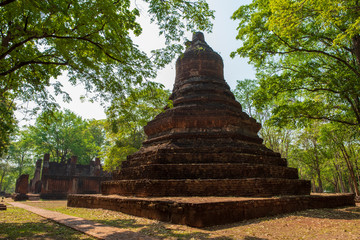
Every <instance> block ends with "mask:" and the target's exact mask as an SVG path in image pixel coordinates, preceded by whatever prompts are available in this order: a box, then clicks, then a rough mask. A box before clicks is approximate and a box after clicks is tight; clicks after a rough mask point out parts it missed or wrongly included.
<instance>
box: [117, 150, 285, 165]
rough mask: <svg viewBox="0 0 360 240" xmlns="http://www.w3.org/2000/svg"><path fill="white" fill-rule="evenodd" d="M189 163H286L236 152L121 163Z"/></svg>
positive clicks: (163, 155) (152, 156)
mask: <svg viewBox="0 0 360 240" xmlns="http://www.w3.org/2000/svg"><path fill="white" fill-rule="evenodd" d="M191 163H194V164H196V163H198V164H200V163H203V164H205V163H223V164H225V163H233V164H236V163H238V164H240V163H244V164H245V163H248V164H265V165H274V166H287V161H286V159H284V158H281V157H280V156H266V155H256V154H247V153H237V152H219V153H211V152H210V153H209V152H207V153H206V152H204V153H184V152H179V153H174V152H172V151H169V152H158V153H149V154H144V155H141V154H136V155H135V154H134V155H131V157H128V160H126V161H124V162H122V165H121V166H122V168H126V167H136V166H140V165H144V164H191Z"/></svg>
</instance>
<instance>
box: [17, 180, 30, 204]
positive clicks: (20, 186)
mask: <svg viewBox="0 0 360 240" xmlns="http://www.w3.org/2000/svg"><path fill="white" fill-rule="evenodd" d="M28 182H29V174H22V175H20V177H19V178H18V179H17V180H16V185H15V195H14V196H13V198H14V201H24V200H28V199H29V197H28V196H27V193H28V192H29V184H28Z"/></svg>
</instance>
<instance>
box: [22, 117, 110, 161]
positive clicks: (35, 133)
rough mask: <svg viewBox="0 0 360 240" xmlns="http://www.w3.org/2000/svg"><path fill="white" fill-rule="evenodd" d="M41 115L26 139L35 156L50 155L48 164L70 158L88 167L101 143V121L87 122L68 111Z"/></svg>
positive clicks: (102, 142) (97, 153) (99, 152)
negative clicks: (29, 141)
mask: <svg viewBox="0 0 360 240" xmlns="http://www.w3.org/2000/svg"><path fill="white" fill-rule="evenodd" d="M47 114H49V113H47V112H43V113H42V114H41V115H40V116H39V117H38V118H37V121H36V123H35V125H34V126H30V127H29V139H31V141H32V144H33V150H34V152H35V153H36V154H37V155H38V156H43V155H44V153H50V159H51V161H56V162H66V160H67V159H68V158H70V157H71V156H77V157H78V163H80V164H88V163H89V162H90V161H91V160H93V159H94V158H95V157H97V156H99V155H100V154H101V151H102V147H103V145H104V142H105V131H104V128H103V124H102V123H101V121H96V120H92V121H87V120H83V119H82V118H81V117H79V116H77V115H76V114H75V113H73V112H71V111H70V110H65V111H64V112H60V111H56V112H53V115H51V116H46V115H47Z"/></svg>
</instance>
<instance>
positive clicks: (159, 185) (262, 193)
mask: <svg viewBox="0 0 360 240" xmlns="http://www.w3.org/2000/svg"><path fill="white" fill-rule="evenodd" d="M101 193H102V194H105V195H109V194H118V195H122V196H137V197H163V196H169V197H170V196H171V197H180V196H242V197H270V196H279V195H308V194H310V182H309V181H306V180H299V179H281V178H247V179H178V180H173V179H171V180H158V179H142V180H113V181H106V182H102V184H101Z"/></svg>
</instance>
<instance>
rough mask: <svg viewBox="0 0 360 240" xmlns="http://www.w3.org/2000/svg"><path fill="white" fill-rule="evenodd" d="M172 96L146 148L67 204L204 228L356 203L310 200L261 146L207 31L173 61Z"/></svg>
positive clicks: (345, 198) (293, 174) (305, 187)
mask: <svg viewBox="0 0 360 240" xmlns="http://www.w3.org/2000/svg"><path fill="white" fill-rule="evenodd" d="M170 98H171V100H173V107H172V108H167V109H165V111H164V112H163V113H161V114H159V115H158V116H156V118H155V119H154V120H153V121H151V122H149V123H148V124H147V126H145V128H144V130H145V133H146V135H147V136H148V138H147V140H146V141H145V142H143V146H142V147H141V149H140V150H139V151H138V152H136V153H135V154H132V155H130V156H128V158H127V160H126V161H125V162H123V163H122V165H121V170H119V171H117V172H114V173H113V180H112V181H106V182H103V183H102V186H101V191H102V194H103V195H97V196H89V195H70V196H69V197H68V206H77V207H94V208H99V207H100V208H108V209H113V210H119V211H122V212H125V213H130V214H134V215H137V216H143V217H149V218H154V219H158V220H161V221H170V222H174V223H180V224H187V225H191V226H196V227H204V226H210V225H215V224H223V223H228V222H234V221H239V220H242V219H247V218H253V217H261V216H266V215H273V214H277V213H283V212H291V211H297V210H302V209H306V208H318V207H337V206H342V205H354V199H353V196H352V195H331V196H329V195H327V196H313V195H310V188H311V186H310V182H309V181H306V180H299V178H298V173H297V169H294V168H289V167H287V161H286V159H283V158H281V156H280V154H278V153H275V152H273V151H272V150H270V149H268V148H266V147H265V146H264V145H263V144H262V139H261V138H259V137H258V135H257V133H258V131H259V130H260V127H261V125H260V124H259V123H257V122H256V121H255V120H254V119H253V118H251V117H249V116H248V115H247V114H246V113H244V112H243V111H242V108H241V105H240V104H239V103H238V102H237V101H236V100H235V98H234V95H233V94H232V92H231V91H230V88H229V86H228V84H227V83H226V82H225V80H224V75H223V61H222V58H221V57H220V55H219V54H217V53H216V52H214V51H213V50H212V49H211V47H209V46H208V45H207V43H206V42H205V40H204V36H203V34H202V33H195V34H194V36H193V40H192V42H191V43H190V44H189V46H188V47H187V49H186V51H185V53H184V54H183V55H182V56H180V57H179V59H178V60H177V62H176V79H175V84H174V89H173V94H172V95H171V97H170ZM274 196H284V197H274ZM249 197H251V198H249ZM260 197H261V198H260Z"/></svg>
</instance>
